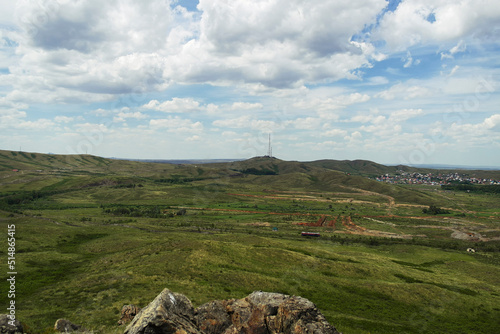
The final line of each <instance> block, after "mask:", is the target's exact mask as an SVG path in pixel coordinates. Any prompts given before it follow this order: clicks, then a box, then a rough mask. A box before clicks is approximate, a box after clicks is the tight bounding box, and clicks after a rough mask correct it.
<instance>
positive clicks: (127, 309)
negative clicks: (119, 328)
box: [118, 305, 141, 325]
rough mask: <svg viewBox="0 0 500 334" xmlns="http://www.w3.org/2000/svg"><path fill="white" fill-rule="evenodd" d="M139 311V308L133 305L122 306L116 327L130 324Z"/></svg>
mask: <svg viewBox="0 0 500 334" xmlns="http://www.w3.org/2000/svg"><path fill="white" fill-rule="evenodd" d="M140 310H141V308H140V307H137V306H135V305H123V307H122V312H121V317H120V320H118V325H124V324H127V323H129V322H131V321H132V319H134V317H135V316H136V315H137V313H139V311H140Z"/></svg>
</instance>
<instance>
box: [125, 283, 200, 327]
mask: <svg viewBox="0 0 500 334" xmlns="http://www.w3.org/2000/svg"><path fill="white" fill-rule="evenodd" d="M124 333H125V334H187V333H194V334H198V333H201V332H200V331H199V330H198V329H197V328H196V325H195V323H194V309H193V305H192V304H191V301H190V300H189V299H188V298H187V297H186V296H184V295H182V294H179V293H175V292H171V291H170V290H169V289H164V290H163V291H162V292H161V293H160V294H159V295H158V296H157V297H156V298H155V299H154V300H153V301H152V302H151V303H149V305H148V306H146V307H145V308H143V309H142V310H141V311H140V312H139V313H138V314H137V315H136V316H135V317H134V319H133V320H132V322H131V323H130V324H129V325H128V326H127V328H126V329H125V332H124Z"/></svg>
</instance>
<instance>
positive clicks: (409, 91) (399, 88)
mask: <svg viewBox="0 0 500 334" xmlns="http://www.w3.org/2000/svg"><path fill="white" fill-rule="evenodd" d="M430 95H432V91H431V90H430V89H429V88H427V87H424V86H419V85H412V84H410V83H397V84H395V85H393V86H392V87H391V88H389V89H387V90H384V91H382V92H379V93H377V94H375V97H378V98H382V99H384V100H394V99H404V100H410V99H415V98H419V97H425V96H430Z"/></svg>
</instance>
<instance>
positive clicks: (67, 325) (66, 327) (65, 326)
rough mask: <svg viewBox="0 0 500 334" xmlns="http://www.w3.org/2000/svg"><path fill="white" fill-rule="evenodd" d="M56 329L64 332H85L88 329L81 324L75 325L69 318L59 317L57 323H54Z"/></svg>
mask: <svg viewBox="0 0 500 334" xmlns="http://www.w3.org/2000/svg"><path fill="white" fill-rule="evenodd" d="M54 330H55V331H57V332H63V333H68V332H77V331H81V332H85V331H86V330H85V329H83V328H82V326H80V325H75V324H74V323H72V322H71V321H69V320H66V319H57V321H56V323H55V325H54Z"/></svg>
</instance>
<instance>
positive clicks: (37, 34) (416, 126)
mask: <svg viewBox="0 0 500 334" xmlns="http://www.w3.org/2000/svg"><path fill="white" fill-rule="evenodd" d="M269 136H271V142H272V154H273V156H275V157H277V158H280V159H284V160H299V161H311V160H319V159H335V160H346V159H348V160H354V159H366V160H372V161H375V162H378V163H383V164H407V165H415V164H450V165H467V166H493V167H500V6H498V0H459V1H457V0H403V1H394V0H390V1H386V0H335V1H325V0H307V1H305V0H252V1H248V0H200V1H196V0H188V1H183V0H141V1H133V0H107V1H102V0H99V1H98V0H80V1H72V0H50V1H46V0H29V1H28V0H20V1H11V0H0V149H5V150H16V151H17V150H22V151H27V152H40V153H49V152H50V153H56V154H82V153H86V154H93V155H98V156H102V157H119V158H134V159H223V158H224V159H243V158H250V157H253V156H262V155H266V154H267V153H268V140H269Z"/></svg>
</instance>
